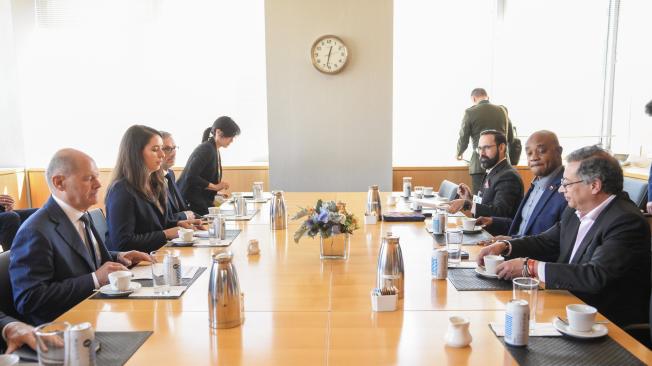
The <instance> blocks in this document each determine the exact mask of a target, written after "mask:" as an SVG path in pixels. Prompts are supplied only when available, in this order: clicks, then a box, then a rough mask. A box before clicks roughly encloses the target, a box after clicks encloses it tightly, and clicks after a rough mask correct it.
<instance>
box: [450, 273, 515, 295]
mask: <svg viewBox="0 0 652 366" xmlns="http://www.w3.org/2000/svg"><path fill="white" fill-rule="evenodd" d="M448 280H449V281H451V283H452V284H453V286H455V289H457V291H511V290H512V281H506V280H499V279H497V278H486V277H482V276H480V275H479V274H477V273H476V272H475V269H474V268H449V269H448Z"/></svg>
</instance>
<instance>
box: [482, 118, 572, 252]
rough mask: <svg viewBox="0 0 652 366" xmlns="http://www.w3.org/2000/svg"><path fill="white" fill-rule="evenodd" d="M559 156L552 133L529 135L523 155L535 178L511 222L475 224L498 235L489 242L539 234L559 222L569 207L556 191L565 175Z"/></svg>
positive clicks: (486, 220)
mask: <svg viewBox="0 0 652 366" xmlns="http://www.w3.org/2000/svg"><path fill="white" fill-rule="evenodd" d="M561 153H562V147H561V146H560V145H559V140H558V139H557V135H555V134H554V133H553V132H550V131H537V132H535V133H533V134H532V135H530V138H528V140H527V143H526V144H525V154H526V155H527V160H528V165H529V167H530V171H531V172H532V174H534V177H535V178H534V181H532V185H531V186H530V189H529V190H528V192H527V194H526V195H525V198H523V200H522V201H521V205H520V206H519V207H518V210H517V211H516V216H514V218H513V219H512V218H509V217H499V216H492V217H485V216H482V217H479V218H478V225H483V224H484V225H486V229H487V231H489V232H490V233H491V234H493V235H498V236H497V237H495V238H494V239H493V240H492V241H491V242H495V241H497V240H504V239H511V238H513V237H521V236H526V235H536V234H540V233H542V232H544V231H546V230H548V229H550V228H551V227H552V226H553V225H554V224H556V223H557V222H558V221H559V220H561V215H562V213H563V212H564V210H565V209H566V207H567V206H568V203H567V202H566V199H564V196H563V195H562V194H560V193H559V192H558V191H557V190H558V189H559V186H560V184H561V178H562V176H563V174H564V166H563V165H562V161H561ZM504 235H508V236H504ZM483 244H489V243H483Z"/></svg>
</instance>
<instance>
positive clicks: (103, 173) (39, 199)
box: [28, 169, 111, 210]
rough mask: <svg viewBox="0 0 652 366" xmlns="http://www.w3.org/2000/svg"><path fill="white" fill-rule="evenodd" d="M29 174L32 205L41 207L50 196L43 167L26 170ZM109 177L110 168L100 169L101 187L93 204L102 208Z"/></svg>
mask: <svg viewBox="0 0 652 366" xmlns="http://www.w3.org/2000/svg"><path fill="white" fill-rule="evenodd" d="M28 175H29V187H30V195H31V197H32V206H33V207H41V206H43V205H44V204H45V202H46V201H47V200H48V198H49V197H50V189H49V188H48V184H47V182H46V181H45V170H44V169H30V170H29V171H28ZM110 179H111V169H100V182H101V183H102V187H101V188H100V192H99V194H98V202H97V205H95V206H93V208H95V207H99V208H101V209H102V210H104V197H105V196H106V189H107V187H108V185H109V181H110Z"/></svg>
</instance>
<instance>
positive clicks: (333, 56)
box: [310, 36, 349, 74]
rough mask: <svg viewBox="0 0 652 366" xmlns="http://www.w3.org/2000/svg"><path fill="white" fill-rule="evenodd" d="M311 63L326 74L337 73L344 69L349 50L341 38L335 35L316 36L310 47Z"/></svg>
mask: <svg viewBox="0 0 652 366" xmlns="http://www.w3.org/2000/svg"><path fill="white" fill-rule="evenodd" d="M310 53H311V55H310V57H311V59H312V64H313V66H315V68H316V69H317V70H319V71H321V72H323V73H326V74H337V73H338V72H340V71H342V69H344V66H346V62H347V60H348V58H349V51H348V50H347V49H346V45H345V44H344V42H342V40H341V39H339V38H337V37H335V36H323V37H320V38H318V39H317V40H316V41H315V43H313V45H312V49H311V52H310Z"/></svg>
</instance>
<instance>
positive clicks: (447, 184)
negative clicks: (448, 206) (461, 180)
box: [438, 179, 458, 201]
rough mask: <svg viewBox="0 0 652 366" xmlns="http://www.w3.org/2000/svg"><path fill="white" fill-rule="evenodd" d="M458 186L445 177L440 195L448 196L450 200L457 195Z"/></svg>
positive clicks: (440, 188)
mask: <svg viewBox="0 0 652 366" xmlns="http://www.w3.org/2000/svg"><path fill="white" fill-rule="evenodd" d="M457 187H458V185H457V184H455V183H453V182H451V181H448V180H446V179H444V180H443V181H442V182H441V185H440V186H439V191H438V193H439V197H443V198H448V199H449V200H450V201H452V200H454V199H455V197H457Z"/></svg>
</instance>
